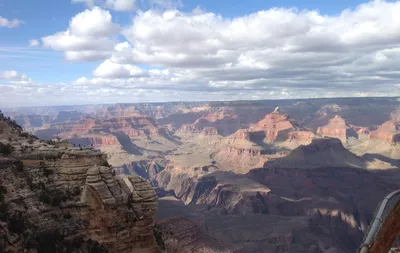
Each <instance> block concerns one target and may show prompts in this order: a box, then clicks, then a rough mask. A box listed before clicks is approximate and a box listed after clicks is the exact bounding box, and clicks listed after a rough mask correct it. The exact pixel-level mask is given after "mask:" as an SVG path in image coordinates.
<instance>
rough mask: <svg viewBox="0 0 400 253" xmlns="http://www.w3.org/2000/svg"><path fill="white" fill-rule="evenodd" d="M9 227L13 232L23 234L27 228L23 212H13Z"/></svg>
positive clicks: (8, 223) (9, 219)
mask: <svg viewBox="0 0 400 253" xmlns="http://www.w3.org/2000/svg"><path fill="white" fill-rule="evenodd" d="M7 227H8V231H10V232H11V233H15V234H22V232H24V230H25V228H26V226H25V219H24V216H23V214H22V213H21V212H15V213H13V214H11V215H10V217H9V218H8V222H7Z"/></svg>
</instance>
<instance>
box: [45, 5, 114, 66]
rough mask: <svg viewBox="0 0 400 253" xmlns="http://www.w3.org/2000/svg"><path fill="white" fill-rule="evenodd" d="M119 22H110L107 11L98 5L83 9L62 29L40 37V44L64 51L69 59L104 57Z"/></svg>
mask: <svg viewBox="0 0 400 253" xmlns="http://www.w3.org/2000/svg"><path fill="white" fill-rule="evenodd" d="M119 30H120V27H119V25H117V24H114V23H113V22H112V17H111V14H110V13H109V12H108V11H105V10H102V9H100V8H99V7H94V8H93V9H92V10H85V11H83V12H81V13H79V14H77V15H76V16H74V17H72V19H71V21H70V23H69V27H68V29H67V30H66V31H63V32H57V33H55V34H53V35H50V36H46V37H43V38H42V42H43V46H45V47H48V48H51V49H53V50H56V51H64V52H65V59H66V60H70V61H91V60H100V59H104V58H106V57H107V56H109V55H110V54H111V51H112V49H113V47H114V45H115V41H114V40H113V39H111V38H110V37H111V36H114V35H117V34H118V32H119Z"/></svg>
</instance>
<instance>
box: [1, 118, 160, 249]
mask: <svg viewBox="0 0 400 253" xmlns="http://www.w3.org/2000/svg"><path fill="white" fill-rule="evenodd" d="M0 122H1V123H2V124H1V125H0V128H1V129H0V142H1V145H0V147H1V149H0V252H32V253H33V252H44V253H47V252H49V253H50V252H51V253H57V252H120V253H124V252H141V253H153V252H159V249H158V246H157V244H156V240H155V237H154V232H153V227H154V216H155V213H156V209H157V200H156V195H155V191H154V190H153V188H152V186H151V185H150V183H149V182H147V181H146V180H144V179H142V178H140V177H139V176H136V175H132V176H129V177H127V176H115V173H114V171H113V170H112V168H110V166H109V165H108V163H107V160H106V156H105V155H104V154H102V153H101V152H100V151H98V150H94V149H83V150H81V149H80V148H73V147H71V145H69V144H67V143H46V142H43V141H39V140H37V139H35V138H34V137H32V136H30V135H28V134H25V133H23V132H22V130H21V129H20V128H19V127H18V126H14V125H11V124H10V122H7V121H6V120H5V119H4V118H0Z"/></svg>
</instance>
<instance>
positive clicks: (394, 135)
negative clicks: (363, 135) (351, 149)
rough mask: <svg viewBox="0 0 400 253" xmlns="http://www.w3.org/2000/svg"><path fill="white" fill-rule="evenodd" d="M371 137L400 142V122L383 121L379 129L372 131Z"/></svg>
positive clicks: (391, 142) (392, 142)
mask: <svg viewBox="0 0 400 253" xmlns="http://www.w3.org/2000/svg"><path fill="white" fill-rule="evenodd" d="M369 138H370V139H379V140H382V141H384V142H387V143H390V144H395V143H399V142H400V123H397V122H395V121H394V120H389V121H386V122H385V123H383V124H382V125H381V126H380V127H378V129H376V130H374V131H371V133H370V134H369Z"/></svg>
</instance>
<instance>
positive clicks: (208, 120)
mask: <svg viewBox="0 0 400 253" xmlns="http://www.w3.org/2000/svg"><path fill="white" fill-rule="evenodd" d="M239 128H240V120H239V117H238V115H235V114H226V113H223V112H217V113H210V114H207V115H205V116H202V117H200V118H199V119H197V120H196V121H195V122H194V123H193V124H185V125H182V126H181V127H180V128H179V129H178V130H177V133H191V134H193V133H199V132H202V131H204V130H206V131H209V130H210V129H216V132H217V133H219V134H221V135H224V136H226V135H230V134H232V133H234V132H235V131H236V130H238V129H239ZM207 129H208V130H207ZM213 131H214V130H213Z"/></svg>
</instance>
